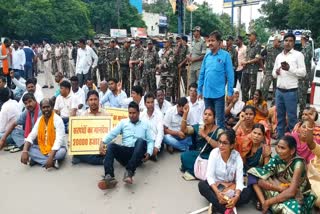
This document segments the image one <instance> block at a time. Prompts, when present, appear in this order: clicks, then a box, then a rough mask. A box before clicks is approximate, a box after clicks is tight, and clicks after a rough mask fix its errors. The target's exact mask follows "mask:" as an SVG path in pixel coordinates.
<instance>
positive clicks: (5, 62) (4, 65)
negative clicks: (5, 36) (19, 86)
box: [1, 44, 9, 75]
mask: <svg viewBox="0 0 320 214" xmlns="http://www.w3.org/2000/svg"><path fill="white" fill-rule="evenodd" d="M1 55H2V56H7V55H8V53H7V48H6V46H5V45H4V44H2V46H1ZM2 70H3V73H4V74H5V75H8V74H9V60H8V57H7V58H5V59H3V60H2Z"/></svg>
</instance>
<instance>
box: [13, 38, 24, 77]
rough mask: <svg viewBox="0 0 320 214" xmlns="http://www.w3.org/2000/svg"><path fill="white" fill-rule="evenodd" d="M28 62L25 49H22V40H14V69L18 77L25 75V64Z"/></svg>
mask: <svg viewBox="0 0 320 214" xmlns="http://www.w3.org/2000/svg"><path fill="white" fill-rule="evenodd" d="M25 63H26V55H25V53H24V51H23V49H20V42H19V41H17V40H15V41H13V49H12V69H13V71H14V75H15V77H16V78H18V79H19V77H24V76H25V74H24V64H25Z"/></svg>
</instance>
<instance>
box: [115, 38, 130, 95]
mask: <svg viewBox="0 0 320 214" xmlns="http://www.w3.org/2000/svg"><path fill="white" fill-rule="evenodd" d="M130 45H131V40H130V39H126V40H125V41H124V44H123V47H122V48H121V49H120V51H119V59H118V61H119V63H120V75H121V78H120V80H123V81H122V88H123V89H124V90H125V92H126V93H127V95H130V92H129V72H130V70H129V61H130V56H131V48H130Z"/></svg>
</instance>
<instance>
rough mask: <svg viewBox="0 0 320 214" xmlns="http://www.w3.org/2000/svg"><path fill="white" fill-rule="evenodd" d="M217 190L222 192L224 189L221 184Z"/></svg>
mask: <svg viewBox="0 0 320 214" xmlns="http://www.w3.org/2000/svg"><path fill="white" fill-rule="evenodd" d="M217 188H218V190H219V191H220V192H222V191H223V190H224V189H225V188H226V187H225V186H224V185H223V184H219V185H218V186H217Z"/></svg>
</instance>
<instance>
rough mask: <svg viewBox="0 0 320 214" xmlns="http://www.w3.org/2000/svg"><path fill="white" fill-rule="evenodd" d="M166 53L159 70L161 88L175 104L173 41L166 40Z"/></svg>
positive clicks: (163, 55) (162, 57)
mask: <svg viewBox="0 0 320 214" xmlns="http://www.w3.org/2000/svg"><path fill="white" fill-rule="evenodd" d="M163 42H164V52H163V54H162V56H161V60H160V64H159V65H158V66H157V68H158V69H159V70H160V82H159V88H161V89H162V90H164V91H165V96H166V99H167V100H168V101H171V102H174V83H173V80H174V74H175V73H174V69H175V67H174V64H175V63H174V52H173V50H172V48H171V46H172V40H170V39H169V40H164V41H163Z"/></svg>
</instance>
